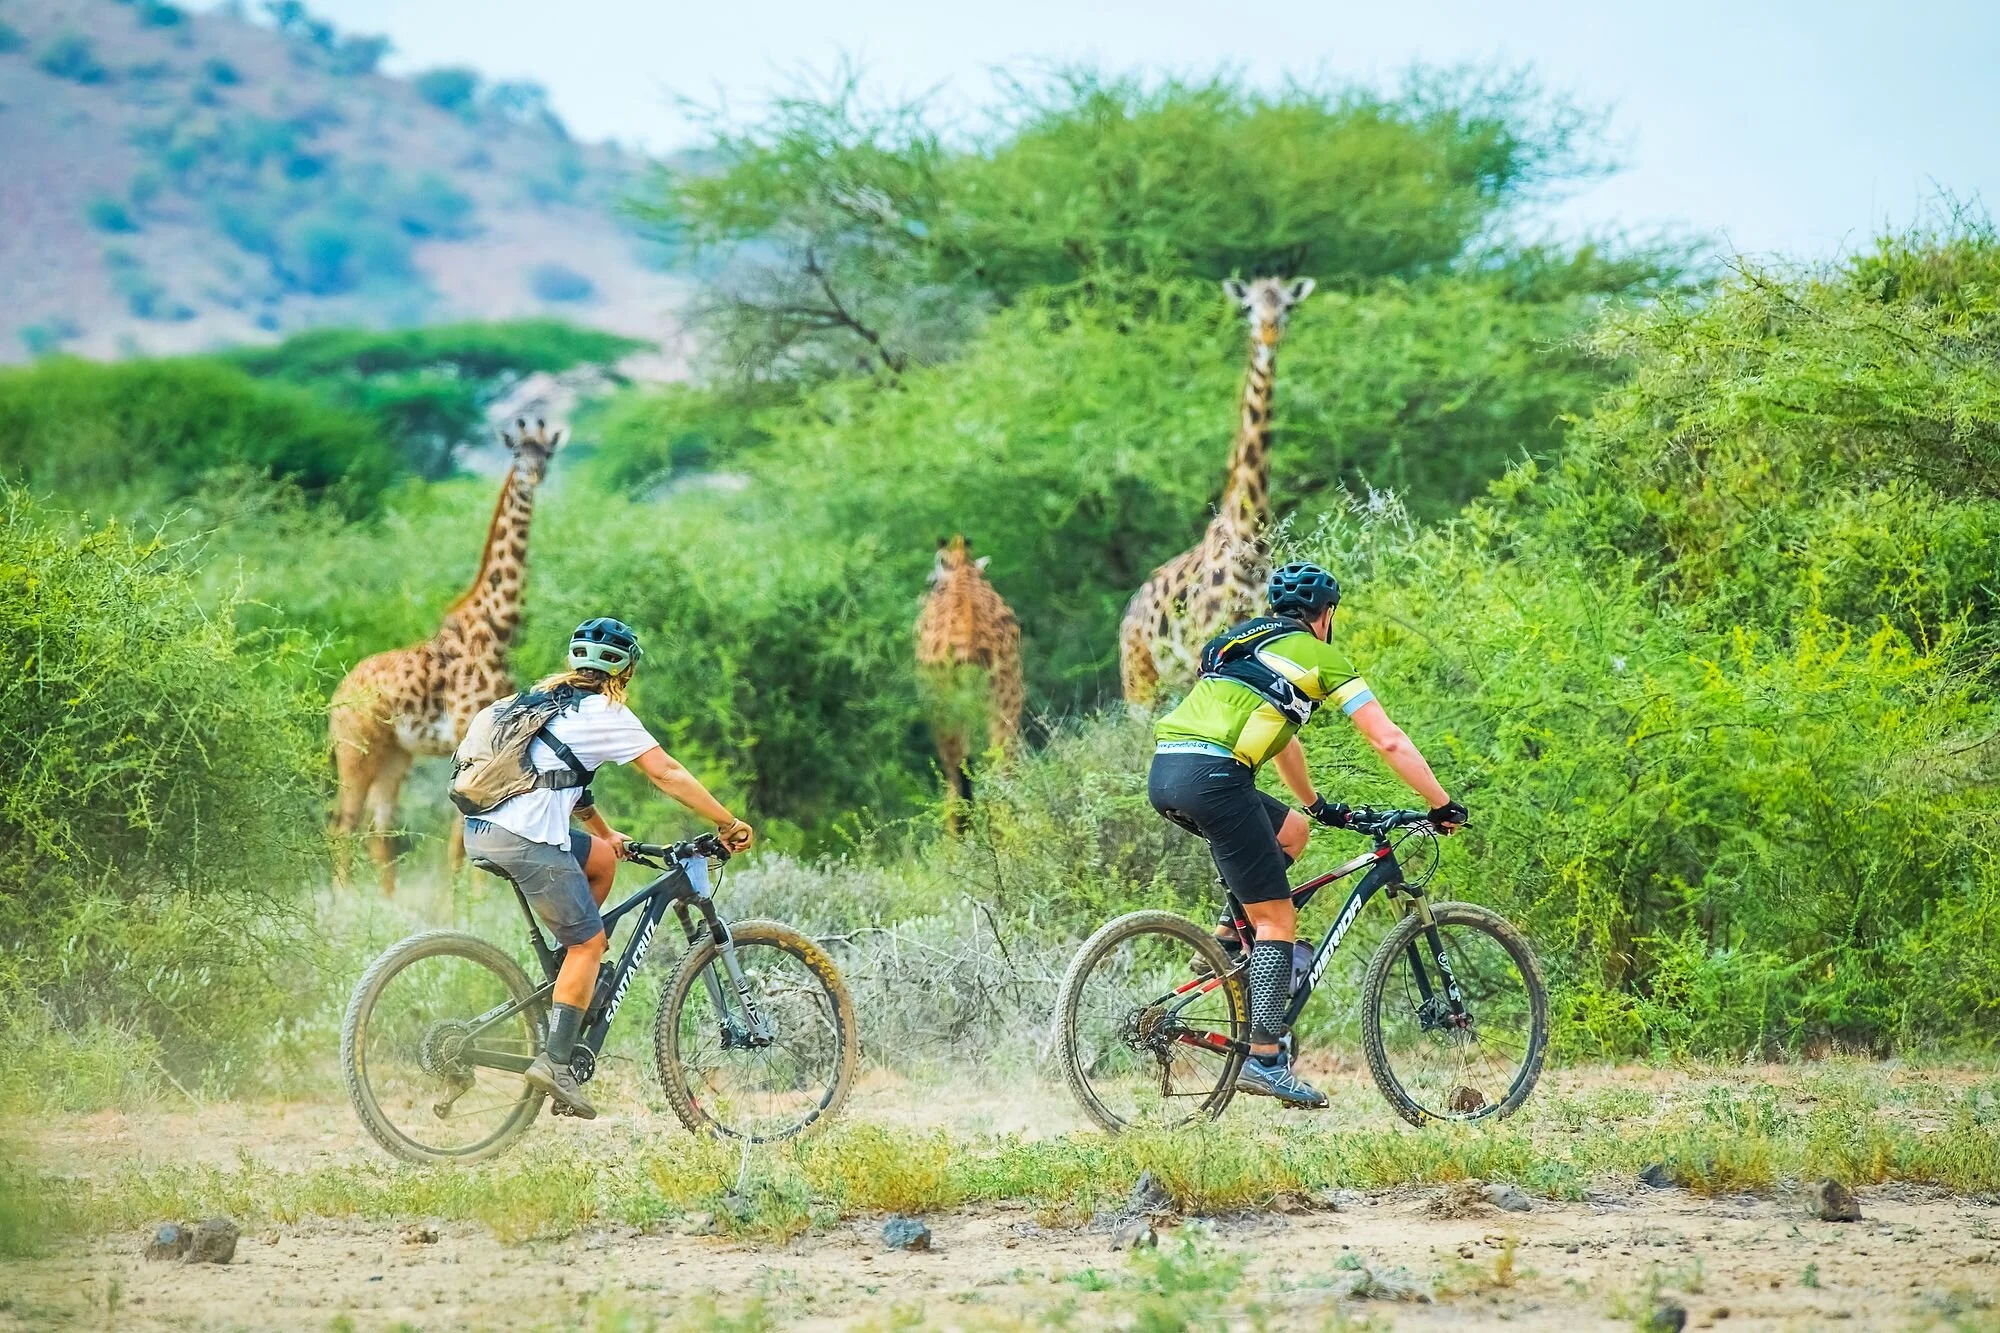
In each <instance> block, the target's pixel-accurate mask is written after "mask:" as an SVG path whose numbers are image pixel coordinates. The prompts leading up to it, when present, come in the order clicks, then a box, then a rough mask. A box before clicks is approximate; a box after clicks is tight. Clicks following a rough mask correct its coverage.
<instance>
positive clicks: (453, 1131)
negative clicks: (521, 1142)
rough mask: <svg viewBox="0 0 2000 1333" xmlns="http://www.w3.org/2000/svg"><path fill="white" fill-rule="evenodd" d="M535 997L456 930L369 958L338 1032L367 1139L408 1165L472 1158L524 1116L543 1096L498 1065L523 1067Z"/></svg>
mask: <svg viewBox="0 0 2000 1333" xmlns="http://www.w3.org/2000/svg"><path fill="white" fill-rule="evenodd" d="M534 994H535V988H534V987H533V986H532V985H530V984H529V982H528V978H527V975H526V974H525V973H524V972H522V971H521V967H520V964H518V963H516V962H515V961H514V960H513V959H512V958H510V957H508V956H507V955H506V954H505V953H503V952H501V951H500V950H499V949H497V948H495V947H494V946H493V945H491V944H489V943H487V942H486V941H485V940H482V939H480V938H479V937H477V936H475V935H465V934H461V933H460V932H458V931H455V930H431V931H425V932H424V933H423V934H421V935H412V936H411V937H410V938H408V939H406V940H404V941H403V942H402V943H400V944H397V945H394V946H392V947H391V948H390V949H389V950H388V952H386V953H384V954H383V955H382V956H381V957H380V958H378V959H376V960H375V963H374V965H373V966H372V967H370V968H369V969H368V971H367V972H366V973H365V974H364V975H363V976H362V978H361V980H360V982H359V983H358V984H357V985H356V986H355V988H354V997H353V999H351V1000H350V1001H349V1002H348V1005H347V1016H346V1020H345V1021H344V1022H343V1023H342V1024H341V1029H340V1067H341V1071H342V1073H343V1074H344V1075H345V1077H346V1081H347V1095H348V1098H349V1099H350V1100H351V1101H352V1102H353V1103H354V1110H355V1113H356V1114H357V1115H359V1116H360V1117H361V1123H362V1125H363V1126H365V1127H366V1128H367V1130H368V1132H369V1134H371V1135H373V1136H374V1139H375V1141H376V1142H377V1143H379V1144H381V1145H382V1146H383V1147H384V1148H387V1149H388V1150H389V1151H390V1152H392V1153H394V1154H395V1155H396V1156H398V1157H400V1158H402V1159H403V1160H404V1161H406V1162H476V1161H479V1160H481V1159H482V1158H487V1157H492V1156H494V1155H495V1154H496V1153H499V1152H501V1151H502V1150H504V1149H505V1148H506V1147H507V1145H508V1144H510V1143H512V1142H513V1141H514V1139H515V1138H516V1137H517V1136H519V1135H520V1134H521V1133H523V1132H524V1131H525V1130H526V1129H527V1128H528V1126H529V1125H531V1124H533V1123H534V1120H535V1116H536V1115H537V1114H538V1113H539V1112H540V1111H541V1109H542V1094H541V1093H539V1092H537V1091H535V1090H534V1089H533V1088H531V1087H529V1086H528V1083H527V1080H525V1079H523V1078H522V1077H521V1075H520V1074H519V1073H518V1072H515V1069H514V1068H507V1067H503V1066H514V1067H517V1068H526V1067H527V1063H528V1061H529V1060H532V1059H533V1058H534V1055H535V1052H536V1051H537V1050H539V1049H540V1048H541V1031H542V1017H543V1014H544V1012H545V1007H544V1005H543V1004H542V1002H541V1001H540V1000H537V999H533V998H532V997H533V996H534ZM510 1005H520V1006H521V1007H520V1008H519V1009H517V1010H515V1011H514V1012H513V1013H510V1014H507V1015H506V1016H505V1017H501V1018H496V1019H490V1020H485V1021H483V1022H482V1021H481V1020H482V1017H483V1016H484V1015H487V1014H490V1013H494V1012H495V1011H499V1010H505V1009H507V1008H508V1007H509V1006H510ZM488 1061H494V1062H497V1063H488Z"/></svg>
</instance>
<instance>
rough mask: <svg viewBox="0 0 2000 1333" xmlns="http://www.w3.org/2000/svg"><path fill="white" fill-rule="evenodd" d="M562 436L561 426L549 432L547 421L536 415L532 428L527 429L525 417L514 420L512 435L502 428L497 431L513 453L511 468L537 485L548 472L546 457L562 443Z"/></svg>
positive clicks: (533, 484)
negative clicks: (536, 418) (512, 466)
mask: <svg viewBox="0 0 2000 1333" xmlns="http://www.w3.org/2000/svg"><path fill="white" fill-rule="evenodd" d="M562 438H563V433H562V431H561V430H557V431H556V432H555V433H554V434H553V435H552V434H550V433H549V425H548V423H547V422H546V421H542V420H539V419H538V420H537V421H536V422H535V428H534V429H533V430H529V429H528V422H527V419H526V418H525V417H524V418H522V419H520V420H518V421H516V422H515V423H514V433H513V434H512V435H509V434H508V433H507V432H506V430H505V429H504V428H503V429H502V430H501V432H500V443H502V444H504V445H506V446H507V452H508V453H510V454H512V455H514V468H515V471H517V472H518V473H520V475H521V477H522V478H523V479H524V480H526V481H527V483H528V484H529V485H530V486H539V485H541V484H542V478H543V477H546V476H548V474H549V459H550V458H551V457H553V456H554V455H555V451H556V449H557V447H558V446H560V445H561V444H562Z"/></svg>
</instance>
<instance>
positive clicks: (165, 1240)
mask: <svg viewBox="0 0 2000 1333" xmlns="http://www.w3.org/2000/svg"><path fill="white" fill-rule="evenodd" d="M193 1243H194V1230H193V1228H191V1227H187V1226H183V1225H182V1224H180V1223H179V1222H162V1223H160V1225H159V1227H158V1228H157V1229H156V1230H155V1231H154V1232H153V1238H152V1240H150V1241H148V1242H147V1243H146V1257H147V1258H148V1259H179V1258H181V1257H182V1256H183V1255H185V1254H186V1253H187V1252H188V1246H190V1245H192V1244H193Z"/></svg>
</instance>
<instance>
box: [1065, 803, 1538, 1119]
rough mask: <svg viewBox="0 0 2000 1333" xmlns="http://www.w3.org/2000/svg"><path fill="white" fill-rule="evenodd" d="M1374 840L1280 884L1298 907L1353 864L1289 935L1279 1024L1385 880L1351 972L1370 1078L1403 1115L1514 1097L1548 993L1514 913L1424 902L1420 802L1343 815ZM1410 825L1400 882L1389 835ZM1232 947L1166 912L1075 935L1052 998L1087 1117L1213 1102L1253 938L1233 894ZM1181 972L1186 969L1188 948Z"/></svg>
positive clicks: (1187, 1114) (1231, 1086) (1433, 859)
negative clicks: (1375, 935)
mask: <svg viewBox="0 0 2000 1333" xmlns="http://www.w3.org/2000/svg"><path fill="white" fill-rule="evenodd" d="M1350 827H1351V828H1353V829H1354V830H1355V831H1356V832H1359V833H1364V834H1367V835H1368V836H1370V837H1371V838H1373V839H1374V842H1375V846H1374V848H1373V849H1372V850H1370V851H1368V852H1366V853H1364V854H1362V855H1360V856H1357V857H1355V858H1354V859H1353V860H1351V861H1349V862H1347V863H1346V864H1344V865H1340V866H1336V867H1335V868H1334V869H1332V870H1330V871H1328V872H1327V873H1326V874H1324V875H1321V876H1319V877H1318V878H1316V879H1312V880H1308V881H1307V882H1306V883H1304V884H1301V885H1299V886H1298V887H1296V888H1294V889H1293V890H1292V901H1293V902H1294V903H1295V904H1297V905H1298V906H1299V907H1300V908H1304V907H1305V905H1306V904H1307V903H1308V902H1310V901H1311V900H1312V898H1313V896H1314V895H1315V894H1316V893H1318V892H1319V891H1320V890H1321V889H1322V888H1325V887H1326V886H1327V885H1328V884H1331V883H1333V882H1334V881H1335V880H1337V879H1342V878H1344V877H1346V876H1348V875H1351V874H1354V873H1355V872H1356V871H1360V870H1365V871H1366V872H1367V873H1366V874H1364V875H1363V876H1362V877H1361V882H1360V883H1359V884H1358V885H1356V886H1355V889H1354V891H1353V892H1352V893H1351V894H1349V895H1348V898H1347V902H1346V905H1344V906H1343V907H1342V908H1341V909H1340V915H1339V916H1337V917H1336V918H1334V922H1333V928H1332V929H1331V930H1330V931H1328V932H1327V936H1326V938H1325V939H1324V940H1323V941H1321V942H1320V945H1319V948H1318V950H1317V951H1312V950H1310V949H1309V948H1307V947H1303V946H1302V947H1301V948H1300V950H1299V956H1298V968H1297V971H1296V972H1295V975H1294V979H1293V994H1292V1004H1291V1008H1290V1009H1288V1010H1287V1011H1286V1013H1285V1025H1286V1027H1287V1028H1288V1029H1289V1028H1290V1027H1291V1025H1292V1024H1293V1023H1295V1022H1297V1021H1298V1017H1299V1014H1300V1013H1301V1012H1302V1011H1303V1010H1304V1009H1305V1007H1306V1001H1308V1000H1310V999H1311V998H1312V993H1313V988H1314V987H1316V986H1317V985H1318V984H1319V981H1320V978H1321V977H1322V976H1324V975H1325V973H1326V968H1327V964H1328V963H1329V962H1330V961H1332V958H1333V954H1334V951H1335V950H1336V949H1338V948H1339V947H1340V942H1341V940H1343V939H1345V938H1346V937H1347V932H1348V931H1349V930H1350V929H1351V928H1352V927H1353V925H1354V919H1355V918H1356V917H1357V916H1359V915H1360V913H1361V909H1362V908H1363V907H1365V906H1366V905H1367V903H1368V900H1369V899H1370V898H1372V897H1374V896H1375V894H1376V893H1377V892H1386V893H1387V894H1388V895H1389V897H1390V900H1391V901H1392V902H1394V903H1395V904H1396V905H1397V906H1398V907H1399V908H1400V909H1401V911H1402V919H1401V920H1400V921H1398V922H1397V923H1396V925H1395V926H1394V927H1393V928H1392V929H1391V930H1390V931H1389V933H1388V935H1387V936H1386V937H1384V939H1383V940H1382V943H1381V946H1380V947H1379V948H1377V949H1376V950H1375V956H1374V958H1373V959H1372V960H1370V962H1369V964H1368V971H1367V974H1366V976H1365V978H1364V980H1363V982H1362V986H1361V1044H1362V1046H1363V1048H1364V1049H1365V1050H1366V1051H1367V1053H1368V1068H1369V1069H1370V1071H1371V1072H1373V1074H1374V1075H1375V1086H1376V1087H1378V1088H1380V1089H1381V1090H1382V1095H1383V1096H1384V1097H1387V1098H1388V1099H1389V1104H1390V1105H1391V1106H1393V1107H1395V1108H1396V1111H1397V1113H1398V1114H1399V1115H1401V1116H1402V1117H1403V1119H1405V1120H1407V1121H1409V1122H1410V1123H1411V1124H1413V1125H1425V1124H1428V1123H1430V1122H1432V1121H1436V1120H1481V1119H1485V1118H1487V1117H1490V1116H1508V1115H1512V1114H1513V1113H1514V1112H1515V1111H1517V1110H1519V1109H1520V1106H1521V1104H1522V1103H1523V1102H1525V1101H1526V1100H1527V1099H1528V1094H1529V1093H1530V1092H1532V1091H1533V1090H1534V1086H1535V1080H1536V1079H1537V1078H1538V1077H1540V1075H1541V1072H1542V1055H1543V1049H1544V1047H1545V1045H1546V1043H1547V1041H1548V995H1547V993H1546V990H1545V989H1544V987H1543V984H1542V970H1541V965H1540V964H1539V963H1538V962H1537V961H1536V960H1535V953H1534V950H1533V949H1531V948H1529V947H1528V942H1527V940H1526V939H1524V938H1523V937H1522V935H1521V932H1520V931H1518V930H1516V929H1515V928H1514V927H1513V926H1512V925H1510V924H1508V922H1507V921H1506V920H1505V919H1504V918H1502V917H1500V916H1499V915H1497V914H1496V913H1493V912H1489V911H1487V910H1486V909H1485V908H1483V907H1478V906H1475V905H1474V904H1472V903H1458V902H1441V903H1433V902H1431V901H1429V900H1428V899H1427V898H1426V897H1425V896H1424V886H1425V885H1426V884H1427V883H1428V882H1429V880H1430V878H1431V876H1432V875H1434V874H1435V873H1436V871H1437V844H1436V840H1437V831H1436V830H1435V829H1433V828H1432V827H1431V824H1430V819H1429V817H1428V816H1427V815H1426V814H1425V813H1424V812H1423V811H1420V810H1384V811H1375V810H1368V809H1361V810H1357V811H1355V812H1354V815H1353V821H1352V823H1351V825H1350ZM1412 838H1415V839H1418V840H1420V841H1421V843H1422V849H1423V850H1424V851H1427V852H1428V853H1429V856H1430V863H1429V865H1428V867H1427V868H1426V869H1425V870H1424V872H1423V873H1422V874H1420V875H1419V876H1418V877H1417V878H1416V880H1415V881H1414V882H1413V881H1411V880H1409V879H1407V878H1406V877H1405V876H1404V873H1403V867H1402V864H1401V862H1400V861H1399V860H1398V859H1397V851H1398V849H1399V848H1400V847H1401V846H1402V845H1403V844H1404V843H1405V842H1407V841H1409V840H1410V839H1412ZM1229 912H1230V916H1231V919H1232V920H1233V921H1234V922H1235V925H1236V930H1237V933H1238V935H1239V936H1240V937H1241V938H1242V940H1243V941H1244V952H1243V954H1242V955H1240V957H1239V958H1238V959H1237V960H1236V961H1234V962H1232V961H1231V960H1230V958H1229V955H1228V954H1227V953H1226V952H1225V951H1224V949H1223V947H1222V945H1221V944H1220V943H1219V942H1218V941H1217V940H1216V938H1215V936H1214V935H1212V934H1211V933H1210V932H1208V931H1207V930H1204V929H1202V928H1201V927H1200V926H1197V925H1196V924H1195V923H1194V922H1192V921H1189V920H1187V919H1186V918H1185V917H1181V916H1176V915H1175V914H1174V913H1172V912H1133V913H1131V914H1130V915H1127V916H1121V917H1119V918H1118V919H1117V920H1115V921H1112V922H1110V923H1109V924H1107V925H1105V926H1104V927H1103V928H1102V929H1100V930H1099V931H1098V932H1097V933H1096V934H1095V935H1092V936H1091V937H1090V938H1089V939H1088V940H1086V941H1085V942H1084V945H1083V948H1082V949H1081V950H1079V951H1078V953H1077V955H1076V959H1075V961H1074V962H1072V963H1071V964H1070V968H1069V973H1068V974H1067V975H1066V976H1065V977H1064V978H1063V983H1062V989H1061V991H1060V992H1059V994H1058V995H1057V998H1056V1035H1057V1042H1058V1045H1059V1047H1060V1049H1061V1060H1062V1069H1063V1077H1064V1078H1065V1079H1066V1080H1067V1081H1068V1083H1069V1086H1070V1090H1071V1091H1072V1092H1074V1093H1075V1094H1076V1097H1077V1100H1078V1101H1080V1102H1082V1103H1083V1109H1084V1110H1085V1111H1086V1112H1087V1113H1088V1114H1089V1115H1090V1118H1091V1119H1092V1120H1095V1121H1096V1122H1097V1123H1098V1124H1100V1125H1102V1126H1103V1127H1104V1128H1106V1129H1108V1130H1112V1131H1114V1132H1115V1131H1118V1130H1122V1129H1127V1128H1131V1127H1134V1126H1142V1125H1143V1126H1169V1125H1177V1124H1185V1123H1187V1122H1188V1121H1190V1120H1194V1119H1196V1118H1197V1117H1201V1116H1208V1117H1210V1118H1213V1117H1215V1116H1219V1115H1221V1114H1222V1112H1223V1109H1224V1108H1225V1107H1227V1106H1228V1105H1229V1099H1230V1098H1231V1097H1233V1096H1234V1095H1235V1093H1236V1075H1237V1071H1238V1070H1240V1069H1241V1068H1242V1067H1243V1061H1244V1058H1245V1057H1246V1056H1247V1055H1248V1054H1249V1051H1250V1002H1249V985H1248V980H1247V977H1246V975H1245V973H1246V968H1245V966H1244V963H1243V960H1244V959H1247V958H1248V957H1249V945H1250V943H1251V941H1252V938H1253V932H1252V930H1251V927H1250V920H1249V917H1248V916H1247V915H1246V914H1245V913H1244V911H1243V904H1242V903H1240V902H1238V901H1237V899H1236V896H1235V895H1234V894H1230V895H1229ZM1190 955H1192V956H1193V958H1194V975H1193V976H1190V975H1189V957H1190Z"/></svg>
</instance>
